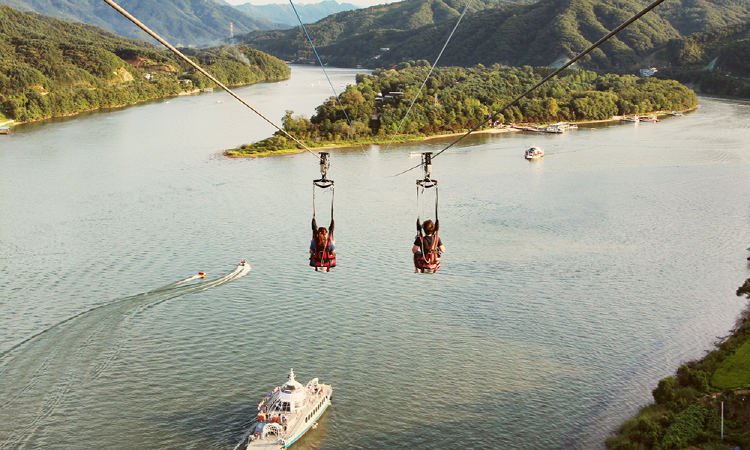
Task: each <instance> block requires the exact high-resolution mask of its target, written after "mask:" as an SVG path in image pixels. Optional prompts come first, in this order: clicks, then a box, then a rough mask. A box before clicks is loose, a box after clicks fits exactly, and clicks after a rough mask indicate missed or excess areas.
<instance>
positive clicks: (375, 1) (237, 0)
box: [226, 0, 400, 6]
mask: <svg viewBox="0 0 750 450" xmlns="http://www.w3.org/2000/svg"><path fill="white" fill-rule="evenodd" d="M320 1H321V0H294V4H295V5H296V4H298V3H300V4H301V3H304V4H310V3H320ZM396 1H400V0H336V2H337V3H351V4H354V5H357V6H374V5H383V4H386V3H393V2H396ZM226 2H227V3H231V4H232V5H243V4H245V3H250V4H253V5H267V4H269V3H286V4H288V3H289V0H226Z"/></svg>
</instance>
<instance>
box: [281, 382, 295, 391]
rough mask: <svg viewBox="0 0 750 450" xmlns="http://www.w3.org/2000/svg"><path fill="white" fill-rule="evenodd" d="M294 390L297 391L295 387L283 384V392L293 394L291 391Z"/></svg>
mask: <svg viewBox="0 0 750 450" xmlns="http://www.w3.org/2000/svg"><path fill="white" fill-rule="evenodd" d="M296 389H297V387H296V386H294V385H293V384H285V385H284V390H286V391H290V392H293V391H295V390H296Z"/></svg>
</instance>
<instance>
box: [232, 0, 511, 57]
mask: <svg viewBox="0 0 750 450" xmlns="http://www.w3.org/2000/svg"><path fill="white" fill-rule="evenodd" d="M466 3H467V2H466V0H404V1H402V2H398V3H390V4H387V5H378V6H372V7H369V8H362V9H358V10H354V11H345V12H341V13H338V14H333V15H331V16H328V17H326V18H325V19H322V20H320V21H318V22H316V23H315V24H312V25H307V31H308V32H309V33H310V36H311V38H312V40H313V42H314V43H315V45H316V47H317V46H321V47H322V46H325V45H330V44H334V43H337V42H344V41H348V40H349V39H352V38H355V37H357V36H363V35H369V34H368V33H374V34H376V35H382V34H388V33H392V32H397V31H404V30H418V29H421V28H422V27H424V26H428V25H434V24H437V23H441V22H444V21H446V20H447V21H452V22H454V23H455V20H456V19H458V17H459V16H460V15H461V12H463V8H464V7H465V6H466ZM509 3H515V2H514V1H513V0H473V1H472V2H471V6H470V7H469V11H473V12H477V11H483V10H486V9H491V8H495V7H497V6H499V5H502V4H509ZM446 36H447V35H446ZM240 39H241V41H242V42H243V43H245V44H249V45H251V46H253V47H255V48H258V49H262V50H263V51H266V52H268V53H271V54H273V55H275V56H278V57H280V58H284V59H297V58H298V57H300V56H303V57H310V56H312V55H313V53H312V50H311V49H310V44H309V43H308V42H307V38H306V37H305V35H304V32H303V31H302V29H301V28H299V27H298V28H295V29H294V30H284V31H271V32H266V31H254V32H252V33H249V34H248V35H247V36H244V37H241V38H240ZM373 56H375V54H368V58H371V57H373Z"/></svg>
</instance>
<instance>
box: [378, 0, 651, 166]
mask: <svg viewBox="0 0 750 450" xmlns="http://www.w3.org/2000/svg"><path fill="white" fill-rule="evenodd" d="M663 2H664V0H656V1H654V2H653V3H651V4H650V5H648V6H647V7H645V8H644V9H643V10H641V11H640V12H639V13H637V14H635V15H634V16H633V17H631V18H630V19H628V20H626V21H625V22H623V23H622V25H620V26H618V27H617V28H615V29H614V30H612V31H610V32H609V33H608V34H607V35H606V36H604V37H603V38H601V39H599V40H598V41H596V42H595V43H594V44H592V45H591V46H590V47H589V48H587V49H586V50H584V51H583V52H581V53H579V54H578V56H576V57H575V58H573V59H571V60H570V61H568V63H567V64H564V65H563V66H562V67H560V68H559V69H557V70H555V71H554V72H552V73H551V74H549V75H547V77H545V78H544V79H543V80H542V81H540V82H539V83H537V84H535V85H534V86H533V87H531V88H530V89H529V90H527V91H526V92H524V93H523V94H521V95H519V96H518V97H516V98H515V99H513V100H511V102H510V103H508V104H507V105H505V106H503V107H502V108H501V109H499V110H498V111H497V112H495V113H494V114H492V115H491V116H490V117H488V118H487V119H485V120H484V122H482V123H480V124H479V125H477V126H475V127H474V128H472V129H471V130H469V131H467V132H466V133H465V134H464V135H462V136H461V137H459V138H458V139H456V140H455V141H453V142H452V143H451V144H450V145H449V146H447V147H445V148H444V149H442V150H440V151H439V152H437V153H435V155H433V158H435V157H437V156H438V155H440V154H441V153H443V152H444V151H446V150H448V149H449V148H451V147H453V146H454V145H456V144H457V143H459V142H460V141H461V140H462V139H463V138H465V137H466V136H468V135H470V134H471V133H473V132H475V131H476V130H478V129H479V128H480V127H481V126H482V125H484V124H486V123H487V122H489V121H490V120H492V119H494V118H495V116H497V115H498V114H500V113H501V112H503V111H505V110H506V109H508V108H509V107H511V106H513V105H514V104H515V103H516V102H518V101H519V100H521V99H522V98H524V97H526V96H527V95H528V94H530V93H531V92H533V91H534V90H536V89H537V88H538V87H539V86H541V85H543V84H544V83H546V82H547V81H549V80H550V79H551V78H553V77H554V76H556V75H557V74H559V73H560V72H562V71H563V70H565V69H567V68H568V67H570V66H571V65H573V64H574V63H575V62H576V61H578V60H579V59H581V58H583V57H584V56H586V55H587V54H589V53H590V52H591V51H593V50H594V49H596V48H597V47H599V46H600V45H602V44H603V43H604V42H606V41H607V40H609V38H611V37H612V36H614V35H616V34H617V33H619V32H620V31H622V30H623V29H625V28H626V27H627V26H628V25H630V24H631V23H633V22H635V21H636V20H638V19H640V18H641V17H643V15H645V14H646V13H647V12H649V11H651V10H652V9H654V8H656V7H657V6H659V5H660V4H662V3H663ZM420 166H421V164H419V165H417V166H414V167H412V168H410V169H407V170H404V171H403V172H400V173H397V174H396V175H391V177H389V178H392V177H397V176H399V175H403V174H405V173H406V172H410V171H412V170H414V169H416V168H417V167H420Z"/></svg>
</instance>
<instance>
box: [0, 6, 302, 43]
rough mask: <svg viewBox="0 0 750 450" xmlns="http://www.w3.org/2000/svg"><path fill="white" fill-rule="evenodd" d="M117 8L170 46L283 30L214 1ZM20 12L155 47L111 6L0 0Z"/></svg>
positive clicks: (281, 26)
mask: <svg viewBox="0 0 750 450" xmlns="http://www.w3.org/2000/svg"><path fill="white" fill-rule="evenodd" d="M118 4H119V5H120V6H122V7H123V8H124V9H125V10H126V11H128V12H129V13H131V14H132V15H133V16H134V17H136V18H138V19H139V20H141V21H142V22H143V23H144V24H145V25H146V26H148V27H149V28H151V29H152V30H153V31H155V32H156V33H157V34H159V35H160V36H162V37H163V38H164V39H166V40H167V41H168V42H170V43H172V44H173V45H180V46H189V45H205V44H210V43H216V42H219V41H221V40H223V39H226V38H228V37H229V33H230V31H229V27H230V22H232V23H233V25H234V31H235V33H237V34H242V33H248V32H250V31H252V30H257V29H269V30H270V29H279V28H286V27H287V25H283V24H277V23H274V22H271V21H269V20H267V19H261V18H254V17H251V16H250V15H248V14H246V13H244V12H242V11H240V10H238V9H236V8H233V7H231V6H227V5H223V4H220V3H217V2H215V1H214V0H208V1H207V0H159V1H158V2H157V1H154V0H119V1H118ZM0 5H7V6H10V7H12V8H15V9H17V10H20V11H33V12H36V13H39V14H44V15H48V16H52V17H56V18H58V19H62V20H66V21H69V22H83V23H88V24H91V25H97V26H100V27H102V28H104V29H106V30H109V31H111V32H113V33H115V34H118V35H120V36H124V37H127V38H133V39H141V40H145V41H148V42H155V41H153V40H152V38H151V37H150V36H148V35H147V34H146V33H145V32H144V31H142V30H140V29H139V28H138V27H136V26H135V25H133V24H132V23H131V22H130V21H129V20H128V19H126V18H125V17H123V16H122V15H121V14H120V13H118V12H117V11H115V10H114V9H113V8H112V7H111V6H109V5H107V4H106V3H104V2H101V1H98V0H0Z"/></svg>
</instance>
